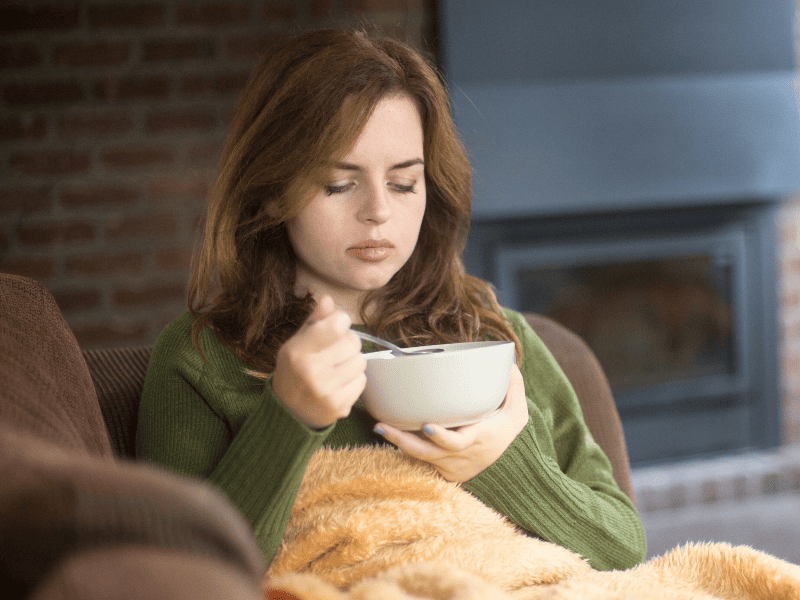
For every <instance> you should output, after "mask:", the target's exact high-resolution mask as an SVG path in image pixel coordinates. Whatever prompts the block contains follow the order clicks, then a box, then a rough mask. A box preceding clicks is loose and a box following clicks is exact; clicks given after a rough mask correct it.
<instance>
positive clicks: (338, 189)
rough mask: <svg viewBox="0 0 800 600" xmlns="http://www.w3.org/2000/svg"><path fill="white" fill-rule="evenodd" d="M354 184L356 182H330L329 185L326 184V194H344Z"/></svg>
mask: <svg viewBox="0 0 800 600" xmlns="http://www.w3.org/2000/svg"><path fill="white" fill-rule="evenodd" d="M354 185H355V184H354V183H353V182H352V181H350V182H348V183H342V184H339V185H337V184H333V183H329V184H328V185H326V186H325V195H326V196H332V195H333V194H343V193H345V192H346V191H348V190H350V189H351V188H352V187H353V186H354Z"/></svg>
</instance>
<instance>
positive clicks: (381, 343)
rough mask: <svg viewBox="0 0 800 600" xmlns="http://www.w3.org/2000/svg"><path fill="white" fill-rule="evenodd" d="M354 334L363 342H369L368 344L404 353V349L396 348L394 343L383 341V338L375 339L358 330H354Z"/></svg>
mask: <svg viewBox="0 0 800 600" xmlns="http://www.w3.org/2000/svg"><path fill="white" fill-rule="evenodd" d="M353 333H355V334H356V335H357V336H358V337H360V338H361V339H362V340H367V341H368V342H372V343H373V344H378V345H379V346H383V347H384V348H389V350H395V351H400V352H403V349H402V348H400V346H395V345H394V344H393V343H391V342H387V341H386V340H382V339H381V338H379V337H375V336H374V335H370V334H368V333H364V332H363V331H359V330H358V329H353Z"/></svg>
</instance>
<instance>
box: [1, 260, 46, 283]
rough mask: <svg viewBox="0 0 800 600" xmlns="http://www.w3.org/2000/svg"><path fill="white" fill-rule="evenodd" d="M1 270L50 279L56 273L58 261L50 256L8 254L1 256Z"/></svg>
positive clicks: (40, 278) (13, 273)
mask: <svg viewBox="0 0 800 600" xmlns="http://www.w3.org/2000/svg"><path fill="white" fill-rule="evenodd" d="M0 272H2V273H10V274H11V275H23V276H25V277H31V278H33V279H38V280H42V279H49V278H50V277H54V276H55V274H56V261H55V259H54V258H52V257H50V256H6V257H5V258H0Z"/></svg>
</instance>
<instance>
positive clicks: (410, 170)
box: [137, 30, 645, 569]
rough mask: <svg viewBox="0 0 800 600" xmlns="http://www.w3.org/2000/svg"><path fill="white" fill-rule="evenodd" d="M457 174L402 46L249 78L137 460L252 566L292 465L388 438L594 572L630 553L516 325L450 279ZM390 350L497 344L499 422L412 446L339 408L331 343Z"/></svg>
mask: <svg viewBox="0 0 800 600" xmlns="http://www.w3.org/2000/svg"><path fill="white" fill-rule="evenodd" d="M470 199H471V178H470V168H469V164H468V161H467V159H466V157H465V154H464V151H463V149H462V147H461V145H460V143H459V141H458V138H457V136H456V133H455V128H454V125H453V122H452V119H451V116H450V113H449V104H448V99H447V95H446V92H445V90H444V88H443V86H442V84H441V82H440V81H439V79H438V77H437V76H436V73H435V72H434V71H433V70H432V69H431V68H430V67H429V66H428V65H427V64H426V63H425V61H424V60H423V59H422V58H421V57H420V56H419V55H418V54H416V53H415V52H414V51H413V50H411V49H410V48H408V47H407V46H405V45H403V44H401V43H399V42H396V41H391V40H383V41H377V40H371V39H369V38H368V37H367V36H365V35H363V34H361V33H350V32H344V31H335V30H334V31H319V32H313V33H309V34H305V35H302V36H299V37H298V38H295V39H294V40H292V41H290V42H289V43H288V44H287V45H286V46H284V47H283V48H282V49H280V50H278V51H277V52H276V53H275V54H273V55H271V56H269V57H266V58H265V60H263V61H262V62H261V64H260V65H259V66H258V67H257V68H256V70H255V71H254V73H253V75H252V76H251V78H250V80H249V82H248V84H247V87H246V89H245V91H244V94H243V99H242V102H241V104H240V106H239V108H238V111H237V113H236V116H235V119H234V123H233V126H232V131H231V135H230V138H229V140H228V142H227V144H226V147H225V149H224V153H223V158H222V162H221V166H220V170H219V175H218V178H217V181H216V184H215V187H214V189H213V191H212V194H211V198H210V202H209V207H208V215H207V221H206V230H205V238H204V242H203V246H202V250H201V253H200V257H199V261H198V265H197V267H196V268H195V270H194V273H193V276H192V281H191V286H190V292H189V298H190V304H189V306H190V312H188V313H186V314H185V315H183V316H182V317H179V318H178V319H176V320H175V321H174V322H173V323H171V324H170V325H168V326H167V327H166V328H165V329H164V331H163V332H162V334H161V335H160V336H159V339H158V342H157V343H156V346H155V348H154V350H153V355H152V358H151V360H150V364H149V367H148V373H147V379H146V382H145V388H144V393H143V398H142V403H141V407H140V412H139V427H138V434H137V452H138V454H139V455H140V456H141V457H143V458H147V459H149V460H153V461H155V462H158V463H160V464H163V465H166V466H167V467H170V468H172V469H174V470H175V471H177V472H180V473H186V474H190V475H196V476H200V477H206V478H208V479H209V480H210V481H211V482H213V483H214V484H216V485H217V486H219V487H220V488H221V489H222V490H223V491H224V492H225V493H226V494H227V495H228V496H229V498H230V499H231V500H232V501H233V502H234V503H235V504H236V505H238V507H239V508H240V510H241V512H242V513H243V514H244V516H245V517H246V518H247V519H249V521H250V522H251V524H252V526H253V529H254V532H255V535H256V538H257V540H258V541H259V543H260V545H261V547H262V550H263V552H264V555H265V557H266V558H267V560H269V559H271V558H272V557H273V556H274V554H275V552H276V549H277V547H278V544H279V542H280V539H281V536H282V534H283V531H284V529H285V527H286V524H287V521H288V518H289V513H290V510H291V507H292V503H293V500H294V498H295V496H296V493H297V489H298V487H299V485H300V482H301V480H302V477H303V473H304V470H305V467H306V465H307V463H308V460H309V458H310V456H311V455H312V454H313V453H314V452H315V451H316V450H317V449H319V448H320V447H322V446H328V447H334V448H340V447H346V446H351V447H352V446H361V445H367V444H381V443H386V442H389V443H392V444H395V445H396V446H398V447H399V448H400V449H402V450H403V451H405V452H407V453H409V454H411V455H413V456H415V457H417V458H420V459H422V460H425V461H427V462H429V463H431V464H432V465H433V466H434V467H435V468H436V469H437V470H438V471H439V472H440V473H441V474H442V475H443V476H444V477H445V478H447V479H449V480H452V481H458V482H461V483H462V485H463V487H464V488H466V489H467V490H469V491H470V492H471V493H473V494H474V495H475V496H477V497H478V498H480V499H481V500H482V501H483V502H485V503H486V504H487V505H489V506H491V507H492V508H494V509H495V510H497V511H499V512H500V513H502V514H504V515H506V516H507V517H508V518H510V519H511V520H512V521H514V522H515V523H516V524H517V525H519V526H520V527H521V528H523V529H524V530H526V531H528V532H530V533H531V534H532V535H537V536H540V537H542V538H544V539H547V540H550V541H552V542H555V543H557V544H560V545H563V546H565V547H567V548H569V549H570V550H573V551H575V552H578V553H580V554H581V555H583V556H584V557H586V558H587V559H588V560H589V562H590V564H592V566H594V567H596V568H599V569H610V568H628V567H630V566H633V565H634V564H636V563H638V562H640V561H641V560H642V559H643V558H644V552H645V540H644V533H643V530H642V526H641V522H640V520H639V516H638V514H637V513H636V510H635V509H634V507H633V505H632V504H631V502H630V500H629V499H628V498H627V497H626V496H625V494H624V493H622V492H621V491H620V490H619V488H618V486H617V485H616V483H615V481H614V479H613V477H612V473H611V466H610V464H609V462H608V459H607V458H606V457H605V455H603V453H602V451H601V450H600V448H599V447H598V446H597V444H595V443H594V442H593V440H592V438H591V435H590V433H589V431H588V429H587V427H586V425H585V423H584V421H583V417H582V415H581V410H580V406H579V403H578V401H577V399H576V397H575V394H574V392H573V390H572V388H571V386H570V385H569V383H568V382H567V381H566V378H565V377H564V375H563V373H562V372H561V371H560V369H559V368H558V366H557V364H556V362H555V360H554V359H553V358H552V356H551V355H550V354H549V353H548V351H547V350H546V349H545V347H544V346H543V344H542V343H541V341H540V340H539V339H538V338H537V337H536V335H535V334H534V333H533V331H532V330H531V329H530V327H529V326H528V325H527V323H526V321H525V320H524V318H523V317H522V316H521V315H519V314H518V313H515V312H513V311H508V310H503V309H501V308H500V307H499V306H498V304H497V301H496V299H495V297H494V295H493V293H492V291H491V289H490V287H489V286H488V285H487V284H486V283H484V282H482V281H480V280H478V279H476V278H473V277H471V276H469V275H466V274H465V272H464V269H463V265H462V262H461V258H460V256H461V251H462V250H463V247H464V244H465V242H466V236H467V232H468V228H469V211H470ZM351 326H352V327H355V328H361V329H362V330H370V331H372V332H373V333H375V334H377V335H381V336H384V337H386V338H389V339H393V340H395V341H398V342H400V343H401V345H420V344H429V343H442V342H456V341H469V340H473V339H483V338H493V339H505V340H512V341H514V342H515V344H516V347H517V363H518V364H519V365H520V368H519V369H517V368H516V367H515V368H514V369H513V370H512V377H511V381H510V384H509V388H508V392H507V394H506V398H505V401H504V404H503V406H502V409H501V410H500V411H499V412H498V413H497V414H495V415H494V416H492V417H490V418H487V419H485V420H484V421H482V422H481V423H477V424H474V425H470V426H466V427H462V428H458V429H456V430H446V429H443V428H441V427H439V426H436V425H429V426H426V427H425V428H424V431H423V432H421V433H419V434H416V433H409V432H402V431H398V430H396V429H394V428H392V427H390V426H388V425H386V424H383V423H376V422H375V421H374V420H373V419H372V418H371V417H370V416H369V415H368V414H367V413H366V412H365V411H364V410H363V409H362V408H361V407H360V406H359V405H358V404H357V401H358V398H359V396H360V394H361V392H362V391H363V389H364V385H365V376H364V369H365V360H364V358H363V356H362V354H361V352H362V349H363V350H367V351H368V350H371V349H373V348H372V347H371V346H369V345H366V346H364V347H363V348H362V344H361V343H360V342H359V341H358V339H357V338H356V336H355V334H353V332H352V331H351V330H350V328H351Z"/></svg>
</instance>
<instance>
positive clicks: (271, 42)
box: [225, 33, 289, 62]
mask: <svg viewBox="0 0 800 600" xmlns="http://www.w3.org/2000/svg"><path fill="white" fill-rule="evenodd" d="M288 39H289V36H288V35H286V34H280V33H268V34H264V35H234V36H231V37H229V38H228V39H227V41H226V42H225V54H226V56H227V57H228V58H232V59H235V60H247V61H253V62H255V61H256V60H258V59H259V58H261V55H262V54H264V53H265V52H269V51H270V50H271V49H273V48H276V47H277V46H279V45H281V44H282V43H284V42H285V41H286V40H288Z"/></svg>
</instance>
